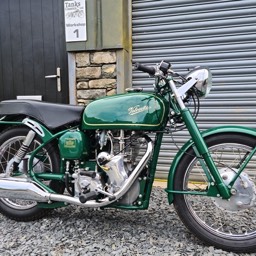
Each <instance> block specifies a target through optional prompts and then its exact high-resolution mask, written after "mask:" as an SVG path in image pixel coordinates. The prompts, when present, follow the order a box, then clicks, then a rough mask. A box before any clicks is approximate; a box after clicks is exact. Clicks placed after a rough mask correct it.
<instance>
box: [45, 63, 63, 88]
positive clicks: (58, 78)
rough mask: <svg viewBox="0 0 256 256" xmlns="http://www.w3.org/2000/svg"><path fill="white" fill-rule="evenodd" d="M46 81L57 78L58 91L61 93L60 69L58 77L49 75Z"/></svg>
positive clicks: (58, 69)
mask: <svg viewBox="0 0 256 256" xmlns="http://www.w3.org/2000/svg"><path fill="white" fill-rule="evenodd" d="M45 78H46V79H51V78H57V91H58V92H60V91H61V77H60V67H57V74H56V75H48V76H45Z"/></svg>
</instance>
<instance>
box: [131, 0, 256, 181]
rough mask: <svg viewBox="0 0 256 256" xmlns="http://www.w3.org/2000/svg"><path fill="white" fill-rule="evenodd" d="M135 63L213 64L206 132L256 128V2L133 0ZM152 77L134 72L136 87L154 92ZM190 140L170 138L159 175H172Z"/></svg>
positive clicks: (183, 135)
mask: <svg viewBox="0 0 256 256" xmlns="http://www.w3.org/2000/svg"><path fill="white" fill-rule="evenodd" d="M132 8H133V9H132V10H133V11H132V22H133V25H132V26H133V28H132V29H133V30H132V31H133V32H132V38H133V61H135V62H140V63H143V64H147V65H154V64H155V63H159V62H160V61H161V60H163V59H164V60H166V61H169V62H171V63H172V67H173V69H174V70H176V71H177V72H179V73H181V74H185V73H186V72H187V71H188V70H191V69H192V68H193V67H195V66H198V65H202V66H208V67H209V68H210V69H211V71H212V74H213V87H212V90H211V94H210V96H208V98H206V99H204V100H202V101H201V108H200V113H199V117H198V119H197V120H198V125H199V128H200V129H201V130H205V129H208V128H211V127H215V126H220V125H231V124H234V125H243V126H247V127H256V1H255V0H243V1H225V0H223V1H194V0H178V1H175V0H172V1H171V0H170V1H168V0H163V1H150V0H149V1H144V0H143V1H142V0H133V1H132ZM153 83H154V81H153V79H152V78H148V76H147V75H146V74H143V73H142V72H138V71H134V72H133V86H134V87H144V89H145V90H147V91H150V90H152V84H153ZM188 139H189V136H188V133H187V132H186V131H179V132H176V133H175V141H176V144H177V145H176V146H175V145H174V143H173V141H172V138H171V137H170V136H167V135H166V136H165V137H164V141H163V145H162V149H161V153H160V158H159V162H158V167H157V177H158V178H166V177H167V173H168V171H169V166H170V163H171V161H172V159H173V157H174V156H175V154H176V153H177V151H178V149H177V146H178V147H181V146H182V144H183V143H184V142H186V141H187V140H188Z"/></svg>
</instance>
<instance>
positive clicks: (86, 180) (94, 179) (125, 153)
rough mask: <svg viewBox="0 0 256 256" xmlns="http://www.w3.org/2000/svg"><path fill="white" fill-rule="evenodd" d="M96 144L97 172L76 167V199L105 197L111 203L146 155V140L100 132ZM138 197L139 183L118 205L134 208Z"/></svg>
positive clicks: (138, 135)
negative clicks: (144, 154)
mask: <svg viewBox="0 0 256 256" xmlns="http://www.w3.org/2000/svg"><path fill="white" fill-rule="evenodd" d="M94 144H95V150H94V153H95V158H96V162H97V166H96V170H95V171H92V170H90V169H89V168H80V167H79V166H78V164H77V165H76V166H74V172H73V174H72V178H73V183H74V196H75V197H79V199H80V201H81V202H86V201H88V200H90V199H95V198H96V197H105V196H108V197H109V199H110V200H111V198H112V196H113V194H114V193H115V192H117V191H119V190H120V189H121V188H122V186H123V185H124V184H125V182H126V180H127V179H128V177H129V176H130V174H131V173H132V172H133V170H134V168H135V167H136V165H137V163H138V162H139V160H140V158H141V155H143V150H144V151H145V146H143V145H144V144H145V139H144V137H143V133H141V132H131V131H129V132H125V131H123V130H121V131H115V132H113V131H105V130H103V131H97V132H96V135H95V140H94ZM139 194H140V183H139V179H137V180H136V181H135V182H134V183H133V184H132V186H131V188H130V189H129V190H128V192H127V193H126V194H125V195H124V196H123V197H122V198H121V199H119V200H118V202H119V203H121V204H126V205H131V204H133V203H134V202H135V201H136V199H137V198H138V196H139ZM113 199H114V198H113Z"/></svg>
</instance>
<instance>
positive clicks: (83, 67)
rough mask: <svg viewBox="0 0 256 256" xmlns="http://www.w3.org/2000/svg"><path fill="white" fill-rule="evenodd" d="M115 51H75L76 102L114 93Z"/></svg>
mask: <svg viewBox="0 0 256 256" xmlns="http://www.w3.org/2000/svg"><path fill="white" fill-rule="evenodd" d="M116 59H117V58H116V52H115V51H101V52H99V51H97V52H82V53H76V98H77V104H79V105H87V104H88V103H90V102H91V101H93V100H94V99H97V98H100V97H103V96H109V95H114V94H116Z"/></svg>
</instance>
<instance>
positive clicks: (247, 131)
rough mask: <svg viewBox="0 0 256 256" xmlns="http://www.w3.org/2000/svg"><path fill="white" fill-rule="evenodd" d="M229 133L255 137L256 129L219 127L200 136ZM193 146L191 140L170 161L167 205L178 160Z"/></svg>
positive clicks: (170, 202)
mask: <svg viewBox="0 0 256 256" xmlns="http://www.w3.org/2000/svg"><path fill="white" fill-rule="evenodd" d="M230 132H232V133H237V134H246V135H251V136H255V137H256V129H252V128H247V127H242V126H220V127H217V128H212V129H209V130H206V131H204V132H202V133H201V134H202V137H203V138H207V137H209V136H213V135H215V134H218V133H230ZM193 144H194V142H193V141H192V140H191V139H190V140H189V141H188V142H186V143H185V144H184V145H183V146H182V148H181V149H180V150H179V152H178V153H177V155H176V156H175V158H174V159H173V161H172V165H171V167H170V171H169V174H168V182H167V189H166V192H167V193H168V202H169V204H172V203H173V199H174V193H172V192H171V191H173V190H174V177H175V173H176V170H177V166H178V164H179V162H180V160H181V159H182V157H183V156H184V155H185V152H186V151H187V150H188V149H189V148H190V147H191V146H193Z"/></svg>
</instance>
